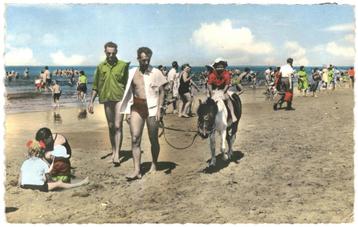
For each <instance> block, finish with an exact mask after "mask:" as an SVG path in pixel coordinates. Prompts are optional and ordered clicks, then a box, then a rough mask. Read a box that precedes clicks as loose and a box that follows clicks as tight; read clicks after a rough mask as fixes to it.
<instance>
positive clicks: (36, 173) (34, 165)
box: [21, 157, 49, 185]
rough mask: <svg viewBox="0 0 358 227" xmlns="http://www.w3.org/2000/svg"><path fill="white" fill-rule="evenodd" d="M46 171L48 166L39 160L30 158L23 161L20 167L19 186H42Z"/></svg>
mask: <svg viewBox="0 0 358 227" xmlns="http://www.w3.org/2000/svg"><path fill="white" fill-rule="evenodd" d="M48 170H49V167H48V165H47V164H46V162H44V161H43V160H42V159H40V158H37V157H32V158H29V159H27V160H25V161H24V163H22V166H21V185H24V184H31V185H44V184H45V178H44V176H45V173H47V172H48Z"/></svg>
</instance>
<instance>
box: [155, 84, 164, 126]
mask: <svg viewBox="0 0 358 227" xmlns="http://www.w3.org/2000/svg"><path fill="white" fill-rule="evenodd" d="M163 103H164V85H162V86H160V88H159V97H158V110H157V115H156V120H157V121H160V118H161V116H160V115H161V107H162V105H163Z"/></svg>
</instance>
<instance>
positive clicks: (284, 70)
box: [280, 64, 294, 78]
mask: <svg viewBox="0 0 358 227" xmlns="http://www.w3.org/2000/svg"><path fill="white" fill-rule="evenodd" d="M280 72H281V75H282V77H287V78H290V77H291V76H292V74H293V72H294V71H293V68H292V66H291V65H289V64H286V65H283V66H281V68H280Z"/></svg>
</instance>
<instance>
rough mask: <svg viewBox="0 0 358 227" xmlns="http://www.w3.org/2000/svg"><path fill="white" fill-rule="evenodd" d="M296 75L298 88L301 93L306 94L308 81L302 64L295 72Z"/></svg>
mask: <svg viewBox="0 0 358 227" xmlns="http://www.w3.org/2000/svg"><path fill="white" fill-rule="evenodd" d="M297 75H298V90H299V91H300V92H301V93H302V91H303V92H304V96H306V95H307V94H306V93H307V90H308V87H309V83H308V75H307V73H306V70H305V67H304V66H303V65H302V66H301V67H300V70H299V71H298V72H297Z"/></svg>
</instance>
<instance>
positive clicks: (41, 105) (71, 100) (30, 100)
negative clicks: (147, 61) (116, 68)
mask: <svg viewBox="0 0 358 227" xmlns="http://www.w3.org/2000/svg"><path fill="white" fill-rule="evenodd" d="M27 67H28V68H29V78H27V79H24V71H25V68H27ZM132 67H133V66H132ZM268 67H269V66H229V67H228V69H239V70H240V71H244V69H245V68H249V69H250V70H252V71H253V72H256V73H257V81H258V84H260V81H263V80H264V78H265V77H264V71H265V70H266V69H267V68H268ZM272 68H273V69H274V67H272ZM294 68H295V69H296V70H297V69H298V68H297V67H294ZM313 68H314V67H306V71H307V73H309V74H310V73H311V71H312V69H313ZM348 68H349V67H348V66H341V67H337V69H338V70H347V69H348ZM43 69H44V66H6V67H5V70H6V72H11V71H15V72H17V73H18V75H19V78H18V79H12V80H11V81H8V80H4V84H5V90H6V93H7V94H12V95H13V94H32V93H36V89H35V85H34V81H35V79H36V78H37V77H38V76H39V75H40V72H41V70H43ZM57 69H59V70H66V69H74V70H79V71H81V70H83V71H84V72H85V74H86V75H87V78H88V84H87V100H89V98H90V92H91V90H92V84H93V75H94V72H95V69H96V66H49V70H50V72H51V73H52V80H56V81H58V83H59V84H60V86H61V89H62V95H61V98H60V103H61V106H65V107H70V106H77V105H80V104H81V103H79V101H78V100H77V90H76V84H71V83H70V76H68V77H66V76H55V75H54V74H53V72H54V71H55V70H57ZM167 69H168V70H169V69H170V67H169V66H167ZM205 70H206V68H205V66H193V67H192V71H191V73H192V74H193V75H194V80H199V75H200V73H201V72H203V71H205ZM4 78H5V76H4ZM77 79H78V76H75V81H77ZM20 97H21V98H13V99H6V102H5V112H6V113H16V112H30V111H46V110H49V109H51V108H52V104H53V103H52V95H51V93H50V92H47V93H46V92H43V93H41V94H39V95H24V96H22V95H21V96H20Z"/></svg>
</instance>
